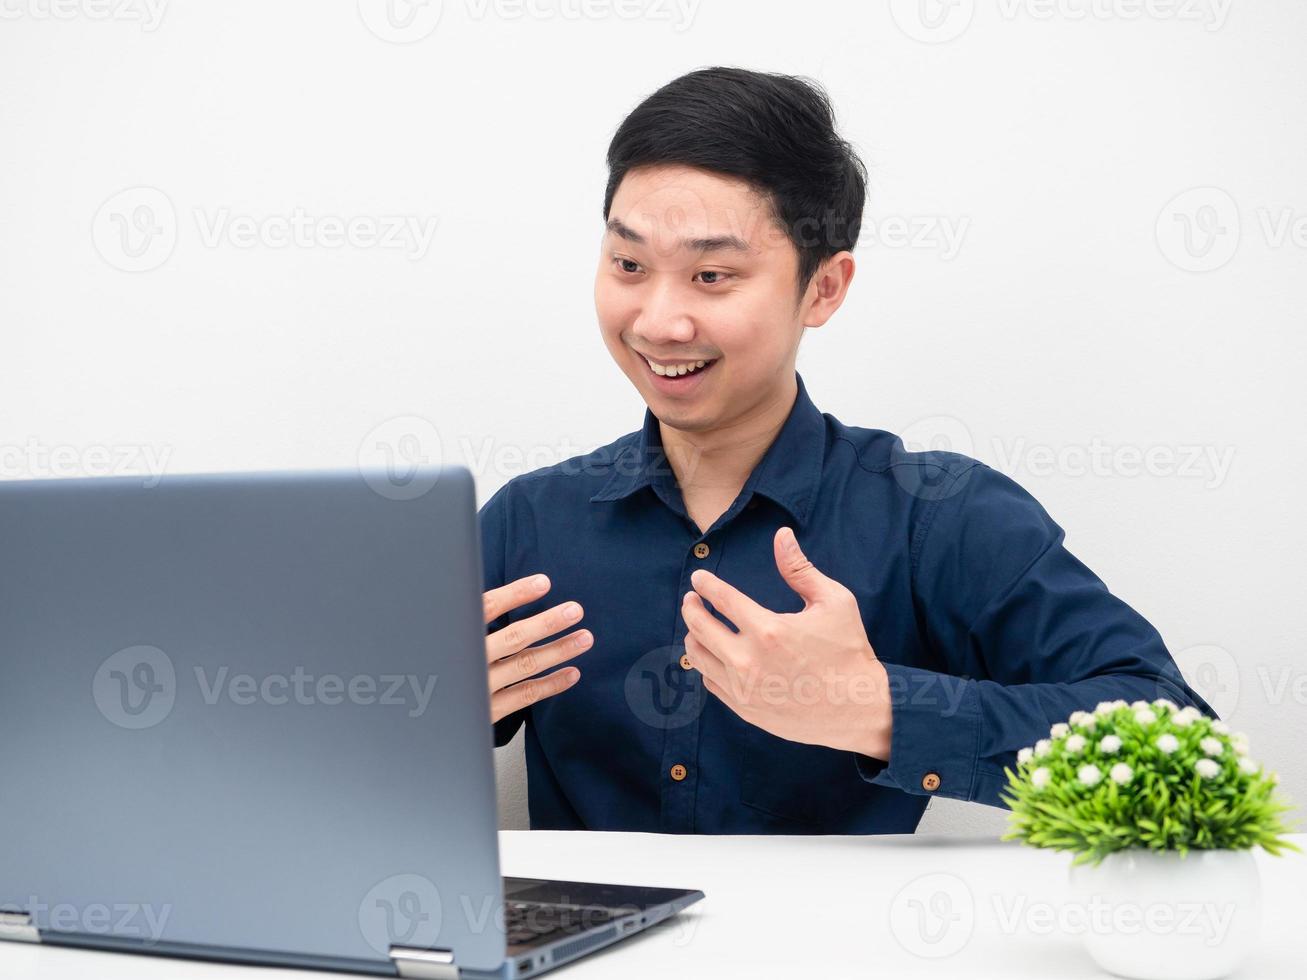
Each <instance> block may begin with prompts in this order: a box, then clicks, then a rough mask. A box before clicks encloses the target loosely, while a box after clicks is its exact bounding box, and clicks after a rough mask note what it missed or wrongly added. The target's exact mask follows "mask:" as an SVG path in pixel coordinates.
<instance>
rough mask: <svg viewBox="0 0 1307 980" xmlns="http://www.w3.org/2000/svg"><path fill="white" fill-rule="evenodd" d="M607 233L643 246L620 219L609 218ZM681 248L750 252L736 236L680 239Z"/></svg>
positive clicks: (643, 239)
mask: <svg viewBox="0 0 1307 980" xmlns="http://www.w3.org/2000/svg"><path fill="white" fill-rule="evenodd" d="M608 231H609V232H610V233H612V234H614V235H616V236H617V237H618V238H621V239H624V240H625V241H628V242H631V243H632V244H635V245H644V244H645V237H644V236H643V235H641V234H640V233H639V232H638V231H636V230H635V229H634V228H630V227H628V226H627V225H626V224H624V223H623V222H622V219H621V218H610V219H609V221H608ZM680 246H681V248H686V249H689V250H690V251H692V252H723V251H731V252H745V253H748V252H752V251H753V249H751V248H750V247H749V243H748V242H746V241H745V240H744V239H742V238H740V237H738V236H736V235H713V236H712V237H710V238H682V239H681V241H680Z"/></svg>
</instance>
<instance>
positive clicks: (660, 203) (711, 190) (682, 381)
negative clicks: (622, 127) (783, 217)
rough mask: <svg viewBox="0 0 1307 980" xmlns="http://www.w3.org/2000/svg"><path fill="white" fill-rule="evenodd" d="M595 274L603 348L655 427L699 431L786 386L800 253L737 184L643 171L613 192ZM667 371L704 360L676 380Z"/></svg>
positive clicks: (699, 174)
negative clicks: (662, 370)
mask: <svg viewBox="0 0 1307 980" xmlns="http://www.w3.org/2000/svg"><path fill="white" fill-rule="evenodd" d="M608 217H609V221H608V229H607V231H606V233H605V234H604V238H603V244H602V247H601V248H600V253H599V268H598V270H597V271H596V274H595V310H596V312H597V313H598V317H599V328H600V331H601V332H602V334H603V338H604V344H605V345H606V346H607V347H608V351H609V353H610V354H612V356H613V359H614V360H615V361H617V365H618V367H620V368H621V369H622V370H623V371H624V372H625V373H626V376H627V377H628V378H630V379H631V382H632V383H633V384H634V385H635V387H636V390H637V391H639V392H640V396H641V397H642V398H643V399H644V400H645V403H646V404H647V405H648V406H649V408H650V409H651V410H652V411H653V413H654V415H655V416H657V418H658V419H659V420H660V421H662V422H663V423H664V424H667V425H670V426H672V427H673V428H676V429H683V430H687V431H696V432H705V431H711V430H713V429H715V428H718V427H721V426H723V425H726V424H729V423H730V422H731V421H733V420H735V419H737V418H738V417H739V416H740V415H742V414H744V413H746V412H748V411H749V410H750V409H751V408H753V407H754V406H756V405H758V404H760V403H762V402H763V401H765V400H766V398H767V397H768V395H769V394H771V393H773V392H778V391H781V390H783V388H784V386H785V385H786V384H787V383H788V382H789V381H790V379H791V378H792V376H793V372H794V362H795V356H796V352H797V350H798V345H799V339H800V337H801V335H802V333H803V329H804V327H803V322H802V319H801V315H802V312H803V311H802V309H799V308H796V302H795V300H796V292H795V290H796V288H797V279H796V276H797V272H798V261H799V256H798V251H797V250H796V249H795V248H794V245H793V244H792V243H791V242H790V240H789V239H788V238H787V237H786V235H785V234H784V231H783V229H781V228H780V227H778V226H777V225H776V224H775V223H774V219H773V217H772V213H771V209H770V207H769V206H768V204H767V202H766V200H765V199H763V198H762V197H760V196H759V195H758V194H757V193H756V192H754V191H753V190H751V189H750V188H749V187H748V185H747V184H745V183H743V182H742V181H737V180H733V179H731V178H728V177H723V176H721V175H718V174H713V173H709V172H707V171H702V170H696V169H691V168H688V167H680V166H676V167H672V166H659V167H643V168H638V169H635V170H631V171H629V172H628V173H627V174H626V176H625V177H624V178H623V179H622V182H621V184H620V185H618V188H617V192H616V194H615V195H614V197H613V202H612V206H611V208H610V210H609V216H608ZM646 358H651V359H653V360H654V361H655V362H659V363H662V364H664V365H677V364H679V365H688V364H694V363H696V362H697V361H700V360H703V361H710V362H711V364H710V365H709V366H707V367H706V369H705V368H700V369H699V370H697V371H695V372H693V373H687V374H685V375H682V376H672V377H667V376H660V375H659V374H658V373H657V372H656V371H655V370H654V369H653V368H652V367H650V365H649V362H648V360H646Z"/></svg>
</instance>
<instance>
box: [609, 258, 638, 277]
mask: <svg viewBox="0 0 1307 980" xmlns="http://www.w3.org/2000/svg"><path fill="white" fill-rule="evenodd" d="M613 261H614V262H616V263H617V267H618V268H619V269H621V270H622V271H623V272H630V273H636V272H639V271H640V263H639V262H636V261H635V260H633V259H624V258H622V257H621V256H618V257H616V258H614V259H613ZM631 267H633V268H631Z"/></svg>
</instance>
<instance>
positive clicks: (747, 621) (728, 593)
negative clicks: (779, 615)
mask: <svg viewBox="0 0 1307 980" xmlns="http://www.w3.org/2000/svg"><path fill="white" fill-rule="evenodd" d="M690 584H691V585H692V586H693V587H694V591H695V592H698V593H699V595H701V596H703V597H704V598H705V599H707V600H708V601H709V602H711V603H712V604H713V608H714V609H716V610H717V611H718V612H719V613H721V614H722V615H723V616H725V617H726V618H727V619H729V620H730V621H731V622H732V623H734V624H735V625H736V626H738V627H739V628H740V631H741V632H748V630H749V627H751V626H753V625H755V624H757V623H758V622H759V621H760V620H761V619H762V618H763V617H764V616H769V615H771V614H772V612H771V610H770V609H764V608H763V607H762V606H760V605H758V603H756V602H754V601H753V600H752V599H750V598H749V597H748V596H747V595H745V594H744V593H743V592H741V591H740V590H739V589H737V588H736V587H735V586H733V585H731V583H730V582H727V581H726V580H725V579H721V578H718V577H717V576H716V575H714V574H713V573H712V572H710V571H708V570H707V569H705V568H700V569H696V570H695V571H694V572H693V573H692V574H691V575H690Z"/></svg>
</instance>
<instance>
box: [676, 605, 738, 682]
mask: <svg viewBox="0 0 1307 980" xmlns="http://www.w3.org/2000/svg"><path fill="white" fill-rule="evenodd" d="M681 616H682V618H684V620H685V625H686V626H688V627H689V628H690V634H693V635H694V638H695V639H696V640H698V641H699V642H700V643H702V644H703V645H704V646H705V647H707V648H708V650H709V651H710V652H711V653H712V654H713V656H715V657H716V658H717V659H718V660H720V661H721V662H722V663H723V664H730V663H731V662H732V660H733V654H734V652H735V649H736V645H737V644H738V643H739V642H740V638H739V637H738V636H736V635H735V634H734V633H732V632H731V631H730V628H729V627H727V625H726V624H725V623H723V622H722V621H721V620H720V619H718V618H717V617H716V616H714V615H713V614H712V613H710V612H709V611H708V607H707V606H705V605H704V604H703V599H702V598H700V596H699V593H697V592H687V593H685V595H684V596H683V597H682V599H681ZM690 634H687V635H690Z"/></svg>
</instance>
